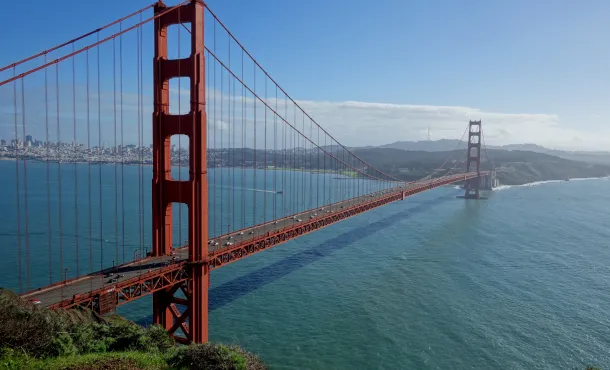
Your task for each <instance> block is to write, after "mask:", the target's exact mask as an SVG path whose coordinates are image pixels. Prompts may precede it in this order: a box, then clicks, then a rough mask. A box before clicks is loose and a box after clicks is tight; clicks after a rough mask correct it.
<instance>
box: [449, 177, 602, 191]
mask: <svg viewBox="0 0 610 370" xmlns="http://www.w3.org/2000/svg"><path fill="white" fill-rule="evenodd" d="M608 179H610V176H606V177H581V178H575V179H570V181H585V180H608ZM557 182H566V180H545V181H534V182H529V183H527V184H521V185H500V186H498V187H495V188H493V189H492V191H500V190H506V189H511V188H529V187H534V186H539V185H544V184H553V183H557ZM453 188H454V189H457V190H459V189H462V188H461V187H460V186H458V185H456V186H454V187H453Z"/></svg>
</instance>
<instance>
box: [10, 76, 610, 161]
mask: <svg viewBox="0 0 610 370" xmlns="http://www.w3.org/2000/svg"><path fill="white" fill-rule="evenodd" d="M78 89H79V92H80V90H82V87H81V86H78ZM2 92H4V94H2ZM170 93H171V96H170V103H171V104H175V103H176V100H177V96H180V97H181V103H182V104H181V109H180V110H181V111H182V113H186V112H187V111H188V108H189V107H188V104H187V103H188V101H189V97H188V90H185V89H181V90H180V91H179V92H178V90H177V89H173V88H172V89H170ZM238 93H239V94H241V92H240V91H238ZM70 94H71V92H69V94H68V93H67V94H62V95H63V96H64V97H65V98H64V100H63V101H62V105H61V116H62V118H61V126H62V135H61V137H62V138H63V139H64V140H67V139H70V138H72V136H73V128H72V121H73V116H72V102H71V101H70V100H71V99H70V98H71V95H70ZM26 98H27V99H26V102H27V103H28V104H27V118H28V120H27V128H26V131H27V132H28V133H31V134H33V135H35V136H36V137H37V138H43V137H44V135H45V122H46V113H45V104H44V90H40V89H38V90H34V89H30V90H28V94H27V96H26ZM100 98H101V99H100V101H101V115H100V117H101V124H102V129H101V131H102V136H103V137H102V141H105V142H108V143H112V142H114V110H115V109H114V106H115V103H114V95H113V94H111V93H107V92H103V93H102V95H101V97H100ZM117 99H119V100H120V97H118V98H117ZM12 100H13V97H12V92H11V91H1V90H0V101H1V102H2V103H3V104H5V105H1V106H0V137H2V138H7V139H8V138H12V137H14V132H13V131H14V130H13V126H14V124H13V120H14V113H13V107H12V105H11V104H7V103H11V102H12ZM54 102H55V97H54V96H51V97H50V99H49V116H50V119H51V127H52V128H54V127H55V126H56V123H55V121H56V118H55V117H56V112H55V104H54ZM266 102H267V104H268V105H269V106H270V107H272V108H273V109H275V108H276V107H277V111H278V113H279V114H280V115H286V117H284V118H285V119H286V121H288V122H290V123H291V124H293V125H294V126H295V127H296V128H297V129H298V130H300V131H303V130H304V132H305V133H306V134H307V135H308V136H309V135H312V139H313V140H314V141H315V142H316V143H317V144H319V145H328V144H330V141H325V140H324V138H323V135H321V136H320V141H319V142H318V139H317V129H312V127H313V126H310V124H309V120H308V119H307V118H306V119H305V127H304V128H303V116H302V114H301V113H300V112H298V111H297V114H296V118H295V110H294V107H293V106H292V104H291V103H289V104H288V106H286V101H285V99H284V98H283V97H280V98H279V99H278V101H277V102H276V101H275V98H271V99H267V100H266ZM151 103H152V101H151V97H150V96H144V97H143V107H142V108H143V109H142V110H141V111H140V112H139V110H138V99H137V96H136V95H133V94H127V93H126V94H124V95H123V104H122V105H120V104H119V106H118V107H117V110H118V111H120V110H121V109H122V111H123V118H124V123H125V129H124V138H125V142H126V143H127V142H133V143H135V142H138V136H137V133H138V132H140V135H141V140H142V141H143V142H144V143H150V142H151V140H152V133H151V132H152V131H151V124H152V120H151V112H152V104H151ZM253 103H254V100H253V97H252V95H251V94H250V95H246V97H245V98H243V100H242V96H241V95H238V96H233V97H228V96H227V95H226V94H224V95H223V94H221V92H220V91H217V90H208V91H207V104H208V106H207V113H208V119H209V122H211V123H213V124H211V127H208V130H210V131H209V132H208V134H209V136H211V135H213V131H214V130H221V131H227V132H228V131H231V140H232V141H231V143H229V141H228V140H229V139H228V136H221V138H222V140H223V141H224V142H223V143H222V144H221V142H220V141H219V142H218V143H217V145H222V146H223V147H226V146H241V145H242V141H243V140H242V137H243V138H245V145H246V146H249V147H253V145H254V143H253V136H254V135H253V124H254V122H255V120H254V109H253V107H254V104H253ZM89 104H90V109H91V112H90V121H91V129H92V133H91V134H92V140H93V141H97V140H98V138H97V127H98V124H99V123H98V119H97V118H98V106H97V97H96V96H95V94H91V96H90V97H89ZM297 104H299V106H301V107H302V108H303V109H304V110H305V111H306V112H307V113H308V114H309V115H310V116H311V117H313V118H314V119H315V120H316V121H317V122H318V123H319V124H320V125H321V126H322V127H323V128H324V129H325V130H327V131H328V132H329V133H331V134H332V135H333V136H334V137H335V138H336V139H337V140H339V141H340V142H341V143H342V144H344V145H347V146H367V145H382V144H388V143H391V142H394V141H400V140H425V139H426V138H427V136H428V128H430V131H431V138H432V139H433V140H436V139H441V138H447V139H459V138H460V137H461V136H462V133H463V132H464V129H465V128H466V125H467V123H468V120H470V119H476V120H478V119H481V120H482V121H483V130H484V133H485V139H486V142H487V144H490V145H503V144H518V143H535V144H540V145H544V146H546V147H549V148H559V149H578V150H587V149H588V150H608V148H610V139H608V138H610V131H609V130H608V129H605V128H601V127H600V128H598V129H597V130H596V131H595V132H592V131H588V130H585V128H579V127H577V126H575V125H573V124H571V122H563V121H561V120H560V118H559V117H558V116H557V115H554V114H545V113H538V114H535V113H534V114H526V113H500V112H490V111H485V110H482V109H478V108H473V107H463V106H434V105H409V104H385V103H368V102H356V101H343V102H331V101H312V100H300V101H297ZM76 105H77V106H76V110H75V111H76V113H77V118H76V121H77V130H76V131H77V133H76V135H77V140H78V141H80V142H83V141H85V140H86V135H87V131H86V130H87V117H86V107H87V100H86V98H85V97H84V95H83V94H80V93H79V94H77V97H76ZM221 107H222V109H221ZM242 107H243V108H242ZM242 109H243V111H242ZM18 110H19V109H18ZM117 113H120V112H117ZM138 113H140V114H141V117H142V121H140V123H138V118H137V116H138ZM19 116H20V114H19ZM264 117H265V109H264V105H263V104H262V103H261V102H260V101H257V104H256V122H257V127H258V130H257V144H256V145H257V147H259V146H260V144H261V143H263V142H264V136H263V135H264V132H265V131H264V129H263V128H264V119H265V118H264ZM19 120H20V122H19V125H18V126H19V133H18V135H22V128H21V117H19ZM117 121H119V123H120V115H119V116H118V117H117ZM267 122H268V123H271V126H268V128H269V130H270V131H269V132H268V133H267V135H268V137H267V141H266V142H267V145H268V147H271V146H272V145H273V144H272V143H273V142H275V141H276V138H275V137H274V136H273V134H274V133H275V131H271V130H274V129H275V127H276V126H275V125H277V127H278V128H279V129H280V130H281V127H282V125H284V123H283V122H281V120H276V122H277V123H276V122H275V121H274V114H273V113H272V112H271V110H268V109H267ZM242 125H243V127H244V131H245V132H244V135H243V136H242V131H241V128H242ZM139 127H141V129H140V128H139ZM55 132H56V129H52V130H51V135H50V139H51V141H54V140H55ZM284 132H292V131H291V130H290V129H288V130H287V131H278V135H281V134H283V133H284ZM218 140H221V139H220V138H219V139H218ZM119 141H120V138H119ZM279 142H281V140H280V141H279ZM279 142H278V143H279ZM291 143H294V144H291ZM287 145H288V146H289V147H291V146H293V145H296V146H308V147H311V144H309V143H307V142H305V141H294V142H288V144H287ZM282 146H283V143H279V144H278V147H282Z"/></svg>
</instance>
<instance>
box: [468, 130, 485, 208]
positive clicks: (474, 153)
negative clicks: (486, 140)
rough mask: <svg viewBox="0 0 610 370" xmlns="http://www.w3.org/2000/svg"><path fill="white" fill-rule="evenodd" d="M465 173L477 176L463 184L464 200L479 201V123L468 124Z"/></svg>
mask: <svg viewBox="0 0 610 370" xmlns="http://www.w3.org/2000/svg"><path fill="white" fill-rule="evenodd" d="M466 156H467V157H466V172H477V174H478V175H479V176H478V177H475V178H473V179H470V180H467V181H466V184H464V189H465V190H466V192H465V194H464V198H466V199H479V198H480V194H479V189H480V185H481V177H480V175H481V121H480V120H479V121H470V122H469V123H468V152H467V153H466Z"/></svg>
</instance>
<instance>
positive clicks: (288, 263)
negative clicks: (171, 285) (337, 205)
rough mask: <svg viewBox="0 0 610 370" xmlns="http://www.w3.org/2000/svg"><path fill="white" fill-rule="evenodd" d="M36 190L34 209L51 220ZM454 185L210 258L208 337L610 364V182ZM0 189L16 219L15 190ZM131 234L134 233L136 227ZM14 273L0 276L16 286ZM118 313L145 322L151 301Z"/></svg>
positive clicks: (297, 361) (480, 365) (315, 356)
mask: <svg viewBox="0 0 610 370" xmlns="http://www.w3.org/2000/svg"><path fill="white" fill-rule="evenodd" d="M6 163H8V164H6V165H5V163H0V164H1V165H3V166H12V167H7V171H9V168H14V162H6ZM28 166H29V165H28ZM41 168H44V167H41ZM111 168H112V167H111ZM28 170H29V167H28ZM130 170H133V171H136V170H137V168H135V167H134V168H131V169H130ZM11 171H14V170H11ZM11 181H13V182H10V181H7V182H5V183H4V184H5V185H3V186H6V187H7V188H8V187H13V188H14V179H13V180H11ZM146 181H149V180H148V178H147V179H146ZM147 184H150V182H148V183H147ZM29 186H30V187H32V186H34V185H32V184H29ZM40 186H43V185H42V184H40ZM32 189H33V188H32ZM41 191H42V192H43V193H42V194H43V195H44V196H42V195H41V198H40V199H39V202H42V203H41V204H42V205H41V204H39V205H38V207H39V208H40V209H39V210H38V211H37V212H34V211H32V210H34V209H35V208H34V207H35V206H34V204H35V200H31V201H30V203H29V205H28V206H29V209H30V215H29V218H30V220H33V219H35V218H36V217H38V218H41V221H39V222H37V223H36V224H35V225H38V227H43V226H44V227H46V223H47V219H46V217H47V215H46V187H43V190H41ZM32 192H33V190H32ZM458 194H459V191H458V190H456V189H453V188H441V189H436V190H433V191H429V192H427V193H424V194H420V195H417V196H414V197H411V198H408V200H406V201H403V202H397V203H394V204H391V205H387V206H385V207H381V208H379V209H376V210H373V211H370V212H367V213H365V214H363V215H360V216H357V217H354V218H352V219H349V220H346V221H343V222H341V223H339V224H337V225H333V226H331V227H328V228H325V229H322V230H320V231H318V232H316V233H314V234H313V235H309V236H305V237H302V238H300V239H297V240H295V241H291V242H289V243H286V244H284V245H281V246H279V247H277V248H274V249H272V250H269V251H266V252H264V253H260V254H258V255H255V256H252V257H250V258H248V259H246V260H244V261H241V262H238V263H234V264H231V265H229V266H227V267H224V268H222V269H220V270H218V271H214V272H213V273H212V285H211V291H210V337H211V339H212V340H217V341H222V342H234V343H239V344H241V345H243V346H244V347H245V348H247V349H248V350H251V351H253V352H256V353H258V354H259V355H260V356H261V357H262V358H263V359H264V360H265V361H266V362H267V363H269V364H270V365H271V367H272V368H277V369H360V368H362V369H369V368H370V369H500V368H501V369H572V368H574V367H582V365H584V364H597V365H600V366H608V365H610V316H609V315H608V313H607V310H608V307H609V306H610V297H609V296H608V293H607V292H608V288H609V283H610V270H609V268H608V262H610V248H609V242H608V240H610V224H609V222H608V220H609V219H610V218H609V216H610V207H608V205H610V181H608V180H587V181H570V182H558V183H548V184H541V185H539V186H533V187H513V188H508V189H503V190H500V191H494V192H492V193H490V194H488V195H489V199H488V200H484V201H465V200H463V199H456V198H455V196H456V195H458ZM109 197H110V198H109V199H110V200H111V201H112V202H114V193H111V196H110V195H109ZM32 199H34V198H32ZM110 200H109V202H110ZM0 202H1V203H0V206H1V207H2V208H1V209H3V210H4V211H3V212H2V213H0V217H2V222H1V223H0V225H9V222H8V221H7V219H8V218H9V217H10V215H8V214H9V213H11V215H12V214H13V212H7V211H6V210H7V209H8V208H7V205H9V204H14V199H13V198H8V197H7V196H5V195H3V196H2V197H0ZM22 206H23V205H22ZM112 209H113V208H112ZM113 212H114V211H113ZM110 216H111V215H110ZM110 216H109V217H110ZM85 219H86V217H85ZM72 222H73V221H72ZM32 223H33V221H32ZM35 225H30V226H29V227H30V230H29V231H30V233H33V232H34V230H35ZM109 225H111V226H112V227H113V229H114V225H113V224H112V223H110V224H109ZM1 227H2V229H0V230H1V232H0V238H1V239H0V245H2V246H3V248H2V253H3V258H2V259H1V260H0V269H2V271H4V272H8V271H16V268H17V267H16V252H15V247H14V246H13V244H10V243H12V242H11V240H12V239H11V238H13V239H14V238H15V236H14V230H13V231H12V234H11V231H10V230H7V228H6V226H1ZM22 227H23V225H22ZM109 227H110V226H109ZM128 227H135V225H132V226H128ZM136 229H137V227H136ZM127 234H129V235H133V236H132V239H133V240H132V241H133V244H136V245H137V244H138V242H137V239H138V231H137V230H135V231H132V232H128V233H127ZM113 235H114V233H113ZM83 240H85V239H83ZM39 242H40V243H43V244H44V243H46V237H45V238H42V239H41V240H39ZM30 243H32V241H31V240H30ZM83 243H88V241H83ZM81 247H82V246H81ZM31 248H34V247H31ZM54 248H55V246H54ZM66 248H67V247H66ZM86 248H87V249H86V254H87V255H88V253H89V252H88V246H87V247H86ZM110 248H112V249H111V250H112V251H114V248H115V246H114V245H113V243H110ZM132 248H135V247H132ZM40 250H41V253H39V254H34V253H32V251H30V252H31V253H30V259H31V265H32V271H31V275H32V277H31V279H32V280H34V275H36V274H38V273H39V272H40V274H41V275H43V276H42V277H38V279H39V280H40V279H42V280H45V279H46V280H47V281H48V271H47V267H46V266H47V265H48V261H47V258H46V257H47V256H48V254H45V253H47V252H45V251H46V250H47V244H44V245H43V247H41V248H40ZM83 250H85V249H83ZM42 252H44V253H42ZM83 253H84V252H83ZM96 253H99V250H97V251H96ZM112 253H114V252H112ZM87 258H88V257H87ZM34 261H37V262H36V263H37V265H36V266H38V267H36V268H34V265H35V264H34ZM65 263H67V262H65ZM84 265H86V263H85V262H83V266H84ZM83 268H84V267H83ZM38 269H39V270H40V271H39V270H38ZM12 276H14V275H13V274H9V273H3V275H2V279H1V280H2V285H5V286H7V285H8V286H13V287H15V285H16V280H15V279H14V277H12ZM121 312H122V313H124V314H126V315H127V316H129V317H131V318H133V319H135V320H139V321H142V322H146V321H147V318H148V315H149V312H150V300H149V299H142V300H140V301H138V302H135V303H133V304H130V305H127V306H124V307H123V308H122V310H121Z"/></svg>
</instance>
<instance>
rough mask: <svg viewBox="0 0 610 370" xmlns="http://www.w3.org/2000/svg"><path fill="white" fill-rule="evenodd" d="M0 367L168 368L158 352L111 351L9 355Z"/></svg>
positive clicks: (36, 369)
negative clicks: (77, 353)
mask: <svg viewBox="0 0 610 370" xmlns="http://www.w3.org/2000/svg"><path fill="white" fill-rule="evenodd" d="M0 369H32V370H60V369H61V370H72V369H74V370H76V369H79V370H81V369H82V370H97V369H116V370H132V369H146V370H163V369H169V366H168V365H167V362H166V360H165V358H164V357H163V355H161V354H160V353H142V352H111V353H90V354H85V355H80V356H67V357H55V358H47V359H36V358H32V357H29V358H28V357H24V356H11V357H10V358H4V359H2V360H0Z"/></svg>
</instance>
